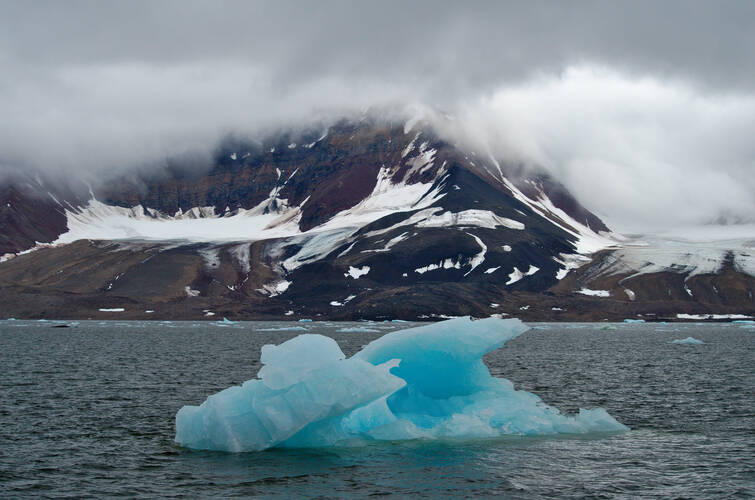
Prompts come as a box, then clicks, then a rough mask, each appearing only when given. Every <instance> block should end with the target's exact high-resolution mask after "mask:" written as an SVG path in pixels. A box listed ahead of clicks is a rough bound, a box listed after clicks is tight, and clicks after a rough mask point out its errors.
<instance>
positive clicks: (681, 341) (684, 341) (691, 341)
mask: <svg viewBox="0 0 755 500" xmlns="http://www.w3.org/2000/svg"><path fill="white" fill-rule="evenodd" d="M671 343H672V344H694V345H700V344H704V343H705V342H703V341H702V340H698V339H696V338H694V337H687V338H686V339H677V340H672V341H671Z"/></svg>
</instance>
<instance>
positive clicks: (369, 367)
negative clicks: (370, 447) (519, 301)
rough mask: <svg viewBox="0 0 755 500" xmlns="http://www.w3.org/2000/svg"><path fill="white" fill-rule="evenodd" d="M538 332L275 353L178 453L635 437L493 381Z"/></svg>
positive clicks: (184, 417)
mask: <svg viewBox="0 0 755 500" xmlns="http://www.w3.org/2000/svg"><path fill="white" fill-rule="evenodd" d="M527 330H528V327H526V326H524V324H523V323H522V322H521V321H519V320H518V319H505V320H504V319H498V318H494V317H491V318H487V319H481V320H472V319H470V318H456V319H452V320H448V321H444V322H440V323H435V324H431V325H426V326H421V327H417V328H410V329H407V330H401V331H396V332H392V333H389V334H387V335H384V336H383V337H381V338H379V339H377V340H374V341H373V342H371V343H369V344H368V345H366V346H365V347H364V348H363V349H362V350H361V351H359V352H358V353H357V354H355V355H354V356H352V357H351V358H346V357H345V356H344V354H343V352H342V351H341V349H340V347H339V346H338V344H337V343H336V342H335V340H333V339H331V338H329V337H325V336H322V335H316V334H304V335H299V336H298V337H295V338H293V339H291V340H288V341H287V342H284V343H282V344H280V345H277V346H275V345H266V346H264V347H263V348H262V355H261V362H262V365H263V367H262V369H260V371H259V372H258V374H257V377H258V378H256V379H252V380H249V381H247V382H245V383H244V384H243V385H241V386H234V387H230V388H228V389H225V390H223V391H221V392H219V393H217V394H214V395H211V396H209V397H208V398H207V400H206V401H205V402H204V403H202V404H201V405H200V406H184V407H183V408H181V409H180V410H179V411H178V413H177V414H176V436H175V441H176V443H178V444H179V445H181V446H184V447H187V448H192V449H201V450H219V451H231V452H243V451H259V450H263V449H266V448H271V447H324V446H354V445H363V444H366V443H369V442H371V441H397V440H407V439H428V440H429V439H455V438H462V439H478V438H492V437H499V436H503V435H522V436H532V435H554V434H580V433H592V432H618V431H625V430H628V428H627V427H626V426H624V425H623V424H621V423H619V422H618V421H616V420H615V419H614V418H613V417H611V415H609V414H608V413H607V412H606V411H605V410H603V409H601V408H596V409H592V410H584V409H582V410H580V411H579V413H578V414H576V415H571V416H570V415H564V414H561V413H560V412H559V411H558V410H556V409H555V408H553V407H550V406H548V405H546V404H545V403H543V402H542V400H541V399H540V398H539V397H538V396H536V395H535V394H531V393H529V392H525V391H518V390H515V389H514V385H513V383H512V382H510V381H509V380H506V379H503V378H496V377H493V376H492V375H491V374H490V371H489V370H488V368H487V366H486V365H485V364H484V363H483V361H482V356H483V355H484V354H485V353H488V352H490V351H493V350H495V349H498V348H500V347H503V345H504V344H505V343H506V342H507V341H508V340H511V339H513V338H515V337H517V336H519V335H521V334H522V333H524V332H525V331H527Z"/></svg>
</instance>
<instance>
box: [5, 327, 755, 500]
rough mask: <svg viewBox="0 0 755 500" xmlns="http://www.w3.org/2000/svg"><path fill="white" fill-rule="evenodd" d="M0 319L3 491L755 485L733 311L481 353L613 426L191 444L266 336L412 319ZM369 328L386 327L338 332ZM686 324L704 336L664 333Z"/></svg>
mask: <svg viewBox="0 0 755 500" xmlns="http://www.w3.org/2000/svg"><path fill="white" fill-rule="evenodd" d="M56 324H58V323H56V322H37V321H0V496H1V497H23V496H26V497H56V498H58V497H62V496H73V497H80V498H85V497H98V498H99V497H103V496H115V495H119V496H129V497H149V498H154V497H173V496H189V497H198V496H201V497H207V496H218V497H234V496H244V497H249V496H258V497H276V498H280V497H284V498H291V497H294V498H295V497H307V498H312V497H322V498H333V497H354V496H359V497H361V496H376V495H396V496H400V497H406V496H412V497H431V498H443V497H450V498H463V497H498V498H506V497H510V498H544V497H545V498H589V497H592V498H622V497H624V498H675V497H685V498H755V375H754V372H755V330H753V329H752V328H747V327H745V326H744V325H736V324H668V325H660V324H649V323H646V324H616V325H613V326H614V327H615V328H616V329H612V330H605V329H603V328H604V327H605V325H604V324H538V325H535V329H533V330H531V331H529V332H527V333H525V334H523V335H522V336H521V337H519V338H517V339H515V340H513V341H510V342H509V343H507V344H506V347H504V348H503V349H501V350H499V351H496V352H494V353H491V354H489V355H488V356H486V358H485V360H486V362H487V364H488V366H489V367H490V370H491V372H492V373H493V374H494V375H495V376H498V377H506V378H508V379H510V380H512V381H513V382H514V383H515V384H516V386H517V388H520V389H524V390H527V391H530V392H534V393H536V394H538V395H539V396H540V397H542V399H543V400H544V401H545V402H547V403H548V404H551V405H553V406H556V407H557V408H559V409H560V410H562V411H566V412H574V411H577V410H578V409H579V408H580V407H586V408H589V407H595V406H600V407H603V408H605V409H606V410H608V412H609V413H610V414H611V415H613V416H614V417H616V418H617V419H618V420H619V421H620V422H622V423H624V424H626V425H628V426H629V427H630V428H631V429H632V430H631V431H630V432H627V433H623V434H616V435H590V436H579V437H575V436H560V437H537V438H532V437H507V438H502V439H494V440H482V441H445V442H421V441H413V442H403V443H381V444H375V445H369V446H365V447H360V448H335V449H309V450H268V451H265V452H261V453H246V454H228V453H215V452H196V451H190V450H186V449H182V448H180V447H178V446H176V445H175V444H174V443H173V436H174V428H173V425H174V416H175V413H176V411H177V410H178V409H179V408H180V407H181V406H183V405H185V404H199V403H201V402H202V401H203V400H204V399H205V398H206V396H207V395H209V394H212V393H214V392H217V391H219V390H221V389H224V388H226V387H228V386H230V385H233V384H239V383H241V382H243V381H244V380H247V379H249V378H252V377H254V375H255V374H256V372H257V371H258V369H259V368H260V366H259V353H260V347H261V346H262V345H263V344H266V343H280V342H283V341H284V340H287V339H288V338H290V337H293V336H295V335H298V334H300V333H304V332H303V331H291V330H286V328H287V327H303V328H306V329H307V330H308V331H310V332H312V333H321V334H325V335H329V336H332V337H333V338H335V339H336V340H337V341H338V343H339V344H340V345H341V348H342V349H343V351H344V352H345V353H346V354H347V355H350V354H353V353H354V352H356V351H357V350H359V349H360V347H361V346H362V345H364V344H366V343H368V342H369V341H371V340H373V339H374V338H376V337H378V336H380V335H381V334H382V333H386V332H389V331H393V330H396V329H401V328H406V327H408V326H411V325H410V324H405V323H375V324H368V325H365V324H362V323H360V324H357V323H352V324H344V323H320V322H313V323H283V322H277V323H270V322H242V323H237V324H233V325H223V326H220V325H217V324H215V323H210V322H157V321H155V322H118V321H108V322H104V321H81V322H79V323H78V324H74V326H73V327H71V328H54V326H55V325H56ZM344 327H352V328H354V327H367V328H368V329H371V330H379V332H374V331H373V332H360V331H352V332H338V330H339V329H341V328H344ZM688 336H692V337H694V338H697V339H700V340H703V341H704V342H705V344H703V345H678V344H672V343H671V341H672V340H675V339H682V338H685V337H688Z"/></svg>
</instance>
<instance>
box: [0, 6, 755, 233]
mask: <svg viewBox="0 0 755 500" xmlns="http://www.w3.org/2000/svg"><path fill="white" fill-rule="evenodd" d="M754 20H755V3H752V2H748V1H741V2H735V1H731V2H713V1H711V2H674V1H668V2H644V1H639V2H632V3H631V4H629V3H625V4H613V3H610V2H592V1H582V2H562V3H555V2H553V3H536V2H500V1H497V2H473V3H467V4H458V3H456V2H448V3H443V2H419V1H417V2H394V1H388V2H347V1H324V2H318V3H316V4H307V3H301V2H281V1H276V2H272V1H271V2H231V1H227V2H209V1H207V2H204V1H201V2H200V1H180V2H179V1H175V2H174V1H160V2H121V3H115V2H112V3H106V2H83V1H81V2H66V3H62V2H49V3H47V2H33V3H32V2H22V1H18V2H12V1H11V2H3V3H0V109H2V110H3V113H2V114H1V115H0V163H1V164H2V165H4V166H6V167H8V166H11V167H16V168H46V169H50V170H56V171H59V170H63V171H67V172H76V173H81V174H83V175H102V174H103V173H106V172H110V171H113V170H119V169H124V168H132V167H134V166H138V167H143V166H144V165H150V164H152V163H159V162H160V161H161V160H162V159H164V158H166V157H168V156H180V155H183V154H186V153H203V152H204V153H206V152H208V151H211V150H212V148H213V147H214V146H215V145H216V144H217V142H218V141H219V140H220V139H221V138H222V137H224V136H226V135H228V134H248V135H255V134H259V133H262V132H263V131H265V130H268V129H270V128H272V127H278V126H284V125H292V124H294V125H295V124H302V123H308V122H310V121H312V120H322V119H328V117H333V116H341V115H344V114H346V115H348V114H351V113H357V112H360V111H361V110H363V109H366V108H368V107H371V106H381V105H389V104H390V105H394V104H395V103H402V104H406V105H423V106H430V107H434V108H438V109H443V110H445V111H448V112H449V113H451V114H453V115H454V116H456V117H457V120H456V126H457V127H458V129H457V130H456V131H455V132H456V133H457V134H458V135H460V136H462V135H463V136H464V137H466V138H467V139H468V140H469V141H471V142H472V143H477V144H478V146H479V145H483V146H484V147H487V148H489V149H490V150H491V151H492V152H494V153H496V154H497V155H499V156H501V157H503V158H509V159H510V161H516V162H521V163H524V164H531V165H537V166H541V167H544V168H546V169H548V170H549V171H551V172H553V174H554V175H555V176H556V177H557V178H559V179H560V180H562V181H563V182H564V183H565V184H566V185H567V186H568V187H569V188H570V189H571V190H572V191H573V192H574V193H575V194H576V196H577V197H578V198H579V199H580V200H581V201H583V203H584V204H586V205H587V206H588V207H589V208H591V209H593V210H595V211H597V212H598V213H601V214H603V215H605V216H607V218H608V220H609V223H610V222H613V223H615V224H617V225H619V226H620V227H625V228H633V227H641V226H644V225H647V224H650V223H653V224H658V225H662V226H663V225H665V226H674V225H679V224H692V223H700V222H708V221H712V220H716V219H720V218H722V217H723V219H725V220H729V221H738V220H744V221H746V220H752V218H753V214H755V195H753V193H755V181H753V178H755V175H753V172H755V165H753V162H754V161H755V160H754V159H755V154H753V153H755V147H753V145H752V143H753V141H752V140H751V137H750V136H751V131H752V130H754V129H755V127H753V125H755V67H754V65H755V60H754V59H753V58H752V54H753V52H754V51H755V29H754V28H755V21H754ZM480 147H481V146H480Z"/></svg>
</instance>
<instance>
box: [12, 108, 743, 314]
mask: <svg viewBox="0 0 755 500" xmlns="http://www.w3.org/2000/svg"><path fill="white" fill-rule="evenodd" d="M505 160H506V159H505V158H495V157H493V156H492V155H491V154H488V153H485V152H481V151H472V150H469V149H468V148H465V147H463V146H462V145H461V144H457V143H454V142H452V141H449V140H447V139H444V138H443V136H441V135H440V134H438V133H436V132H435V129H434V128H433V127H432V126H430V124H429V123H427V122H423V121H416V120H410V121H408V122H400V123H398V122H390V121H386V120H380V119H376V118H370V117H366V118H364V119H362V120H351V121H349V120H344V121H342V122H339V123H337V124H335V125H332V126H330V127H328V128H327V129H322V130H309V131H283V132H279V133H276V134H272V135H269V136H267V137H265V138H262V139H260V140H257V141H251V140H250V141H246V140H238V139H229V140H227V141H225V142H224V143H223V144H222V145H221V146H220V147H219V148H218V150H217V151H216V154H215V157H214V160H213V161H212V162H211V164H210V165H207V166H204V167H201V166H200V167H198V166H191V167H189V166H186V165H182V164H181V163H180V162H171V163H168V164H167V165H166V166H165V167H164V168H162V169H157V170H156V169H153V170H151V171H142V172H137V171H133V172H130V173H128V174H125V175H121V176H118V177H116V178H112V179H107V180H106V181H103V182H101V183H99V184H97V185H92V186H88V185H85V184H84V183H82V182H77V181H76V180H75V179H74V180H70V179H69V180H68V181H67V182H61V181H60V180H56V179H53V178H51V177H50V176H49V174H48V175H47V176H44V175H42V174H40V173H33V174H30V173H28V172H27V173H18V172H16V173H15V174H13V175H6V176H4V177H2V178H0V179H2V180H0V203H1V204H0V255H3V256H2V257H1V258H0V261H2V263H0V311H2V313H3V314H4V315H7V316H16V317H70V318H90V317H91V318H113V317H118V318H171V319H174V318H187V319H188V318H200V317H206V318H210V317H213V316H214V317H215V318H219V317H223V316H226V317H229V318H234V319H242V318H246V319H261V318H310V317H311V318H318V317H319V318H330V319H361V318H365V319H367V318H369V319H387V318H403V319H433V318H441V317H446V316H451V315H461V314H470V315H473V316H488V315H490V314H495V313H498V314H504V315H512V316H513V315H516V316H519V317H523V318H525V319H530V320H544V321H545V320H559V319H563V320H575V319H585V320H600V319H604V318H609V319H621V318H628V317H631V318H636V317H640V316H641V317H645V318H667V317H668V318H672V319H673V318H676V315H677V314H680V313H684V314H713V313H715V314H744V315H751V314H753V313H754V312H755V301H753V296H752V293H753V289H754V288H755V278H753V275H755V265H754V263H755V250H753V248H755V243H753V239H755V238H749V239H748V238H746V237H745V238H739V239H736V240H729V241H725V242H717V243H711V242H707V243H696V242H692V241H687V240H684V239H679V238H677V239H676V240H671V239H657V240H647V239H646V240H644V241H640V240H638V239H637V238H634V239H632V238H626V237H623V236H621V235H618V234H615V233H612V232H611V231H610V230H609V228H608V227H606V225H605V224H604V223H603V222H602V221H601V220H600V219H599V218H598V217H597V216H595V215H594V214H592V213H590V212H589V211H588V210H587V209H585V208H584V207H583V206H582V205H580V203H579V202H578V201H577V200H576V199H575V198H574V197H573V196H572V195H571V194H570V193H569V192H568V190H567V189H566V188H565V187H564V186H563V185H561V184H560V183H559V182H558V181H557V179H553V178H552V177H551V176H549V175H548V174H546V173H544V172H532V171H529V170H525V169H522V168H521V167H520V166H518V165H515V164H512V163H509V162H507V161H505ZM113 309H115V310H120V309H123V311H122V312H121V311H117V312H116V311H112V310H113ZM108 310H111V311H108Z"/></svg>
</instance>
